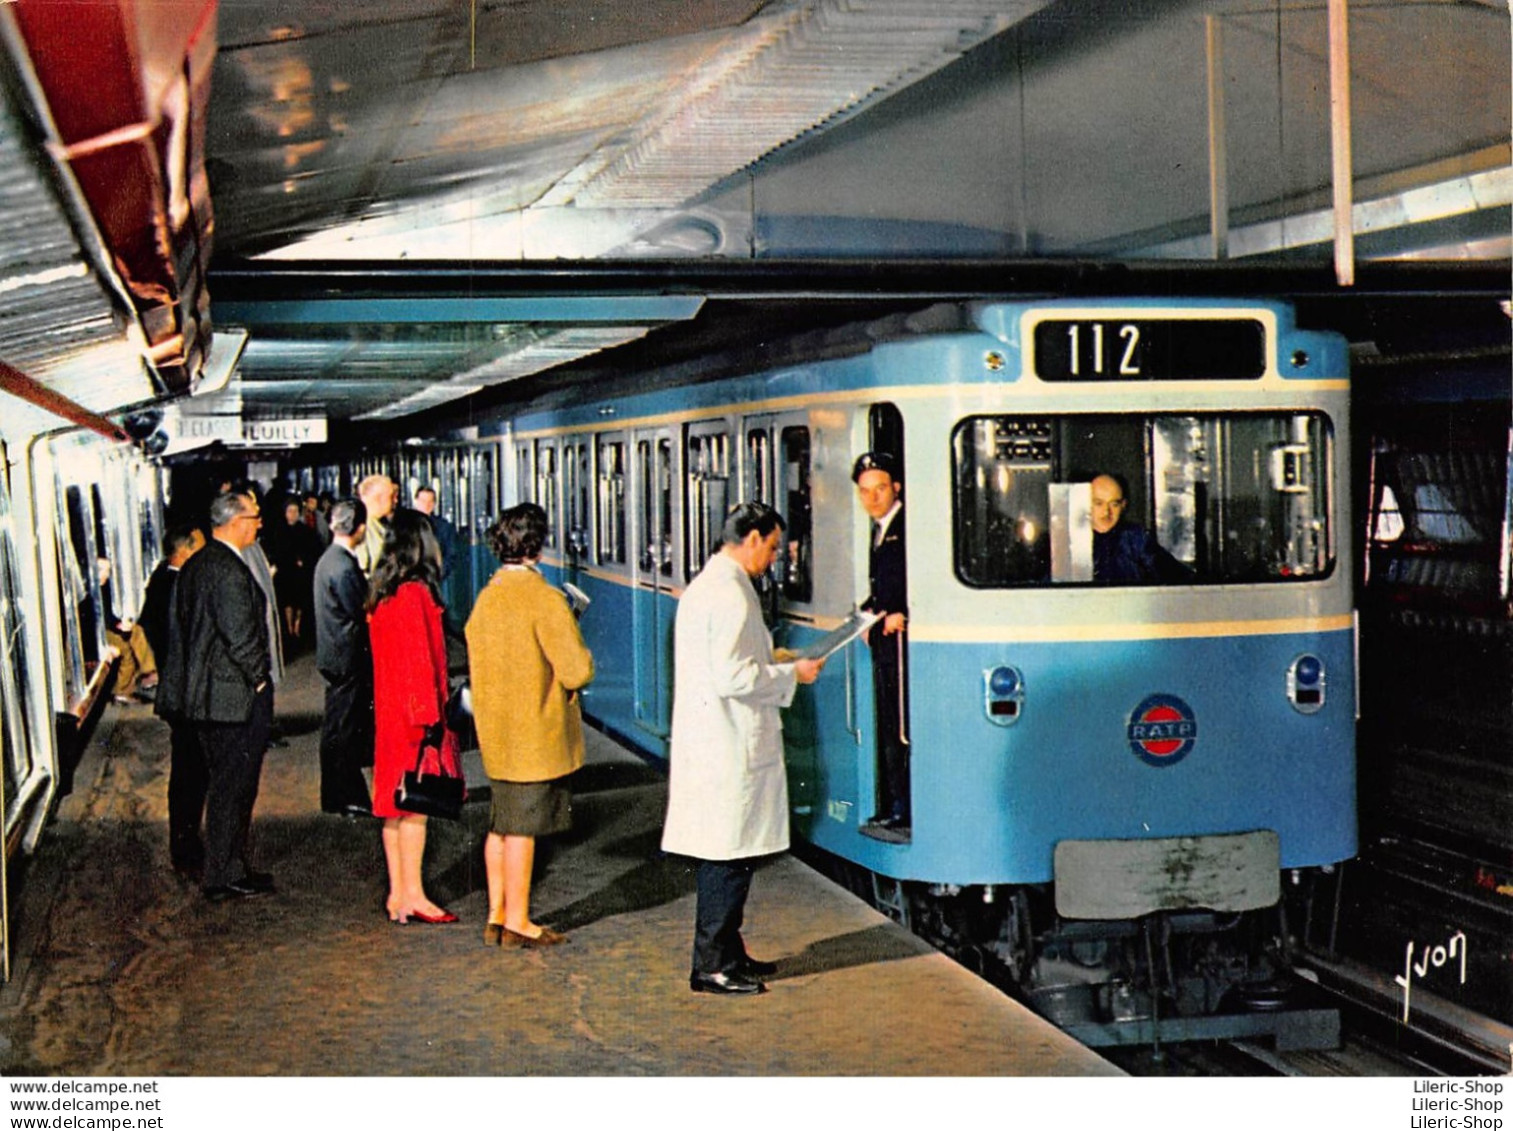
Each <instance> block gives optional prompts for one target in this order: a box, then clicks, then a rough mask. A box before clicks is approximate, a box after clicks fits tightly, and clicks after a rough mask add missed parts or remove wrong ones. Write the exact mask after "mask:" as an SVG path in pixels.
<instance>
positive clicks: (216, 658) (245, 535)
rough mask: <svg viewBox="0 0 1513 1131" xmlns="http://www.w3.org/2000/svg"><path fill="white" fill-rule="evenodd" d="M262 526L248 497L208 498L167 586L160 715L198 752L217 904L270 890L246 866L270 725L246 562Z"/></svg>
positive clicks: (259, 608)
mask: <svg viewBox="0 0 1513 1131" xmlns="http://www.w3.org/2000/svg"><path fill="white" fill-rule="evenodd" d="M261 523H262V515H261V513H260V512H259V509H258V504H257V501H256V499H255V498H253V497H252V496H250V495H241V494H237V493H235V492H234V491H227V492H225V493H223V494H221V495H218V496H216V498H215V500H214V501H213V502H212V503H211V504H210V525H211V538H210V541H209V542H207V543H206V544H205V548H204V549H203V550H201V551H200V552H199V553H197V554H195V555H194V557H192V558H190V559H189V561H188V562H186V563H185V564H184V568H183V569H182V570H181V571H180V573H179V581H178V584H177V585H176V586H175V587H174V591H173V604H172V607H171V610H170V613H169V622H168V655H167V657H166V659H165V661H164V662H163V664H162V665H161V666H162V673H161V675H160V677H159V685H160V686H159V692H158V698H157V703H156V707H157V711H158V713H159V714H163V713H165V712H175V713H177V714H178V716H179V717H181V718H182V719H184V720H185V721H186V722H187V723H188V724H189V725H190V726H192V727H193V728H194V731H195V735H196V737H197V739H198V741H199V745H200V749H201V752H202V754H203V755H204V758H205V767H206V770H207V773H208V778H209V781H208V787H207V790H206V798H205V872H204V878H203V883H204V892H205V896H206V898H207V899H210V900H212V901H215V902H219V901H222V900H228V899H240V898H244V897H247V896H254V895H261V894H263V893H265V892H270V891H272V890H273V877H272V876H270V875H268V874H267V873H266V872H257V871H254V870H252V868H251V867H250V866H249V865H248V863H247V833H248V827H249V825H250V824H251V821H252V807H253V804H254V803H255V802H256V800H257V789H258V781H259V778H260V777H261V776H262V770H263V755H264V753H265V752H266V751H267V748H268V733H269V728H270V727H271V725H272V722H273V680H272V675H271V673H270V670H269V666H270V660H269V647H268V620H267V610H266V608H265V606H266V603H267V599H266V598H265V597H264V595H263V591H262V589H261V587H260V586H259V585H258V583H257V581H256V579H255V578H254V577H253V576H252V570H251V569H250V568H249V567H248V565H247V562H246V560H245V555H246V554H247V552H248V550H249V548H250V547H251V546H252V545H253V543H254V542H255V541H256V540H257V531H258V527H259V525H261Z"/></svg>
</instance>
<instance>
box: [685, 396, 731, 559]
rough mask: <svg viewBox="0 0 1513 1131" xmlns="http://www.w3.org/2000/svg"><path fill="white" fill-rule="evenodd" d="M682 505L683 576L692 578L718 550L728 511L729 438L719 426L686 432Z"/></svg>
mask: <svg viewBox="0 0 1513 1131" xmlns="http://www.w3.org/2000/svg"><path fill="white" fill-rule="evenodd" d="M684 466H685V468H686V469H687V470H686V473H685V478H684V487H685V495H684V505H685V508H686V509H685V511H684V514H685V515H686V521H687V524H688V529H687V530H686V532H685V533H686V535H687V536H686V538H685V539H684V542H683V545H684V550H685V553H686V555H687V556H686V559H685V560H684V562H683V570H684V576H686V577H690V578H691V577H693V576H694V575H695V574H697V573H698V572H699V570H701V569H703V568H704V563H705V562H707V561H708V560H709V559H710V557H711V556H713V554H714V553H715V551H716V550H718V549H719V548H720V531H721V529H722V528H723V527H724V525H725V512H726V511H727V510H729V509H730V505H731V498H730V437H729V436H728V435H726V433H725V431H724V426H723V425H713V426H711V425H702V426H697V425H696V426H693V427H690V428H689V430H688V441H687V462H686V463H685V464H684Z"/></svg>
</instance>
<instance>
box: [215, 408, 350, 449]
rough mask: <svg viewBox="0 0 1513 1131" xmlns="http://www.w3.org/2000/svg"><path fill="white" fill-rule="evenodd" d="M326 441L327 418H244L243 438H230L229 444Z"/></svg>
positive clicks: (278, 445)
mask: <svg viewBox="0 0 1513 1131" xmlns="http://www.w3.org/2000/svg"><path fill="white" fill-rule="evenodd" d="M325 442H326V418H325V417H324V416H311V417H300V418H298V419H292V420H246V419H244V420H243V421H242V435H241V439H240V440H239V441H237V440H228V441H227V444H228V445H240V446H243V447H259V448H283V447H292V446H294V445H297V444H324V443H325Z"/></svg>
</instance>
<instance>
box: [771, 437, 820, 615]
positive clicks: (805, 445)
mask: <svg viewBox="0 0 1513 1131" xmlns="http://www.w3.org/2000/svg"><path fill="white" fill-rule="evenodd" d="M778 446H779V449H780V453H781V463H780V464H779V465H778V476H779V478H778V493H779V495H780V497H781V504H782V512H783V516H784V517H785V518H786V519H787V520H788V533H787V554H786V555H785V559H784V564H783V596H784V597H785V598H786V599H787V600H789V601H798V602H801V603H806V604H807V603H808V602H809V601H810V600H812V599H813V597H814V524H813V522H812V519H811V498H810V486H809V429H808V428H805V427H793V428H784V429H783V432H782V436H781V438H780V440H779V445H778Z"/></svg>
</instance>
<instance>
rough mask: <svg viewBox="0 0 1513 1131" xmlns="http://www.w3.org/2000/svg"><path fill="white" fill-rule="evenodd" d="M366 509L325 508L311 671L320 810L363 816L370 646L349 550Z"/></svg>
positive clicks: (363, 593) (358, 576)
mask: <svg viewBox="0 0 1513 1131" xmlns="http://www.w3.org/2000/svg"><path fill="white" fill-rule="evenodd" d="M366 525H367V512H366V511H365V510H364V509H363V505H362V500H361V499H342V500H341V501H339V502H338V503H336V504H335V505H334V506H333V507H332V508H331V529H332V532H333V533H332V540H331V545H329V546H327V547H326V552H325V553H323V554H322V555H321V557H320V561H318V562H317V563H316V564H315V583H314V594H315V666H316V669H317V670H318V671H319V672H320V675H321V679H323V680H324V681H325V684H326V704H325V706H326V711H325V721H324V722H323V724H322V726H321V732H320V807H321V809H322V810H323V811H324V812H327V813H340V814H342V815H344V816H348V817H371V816H372V815H373V808H372V805H371V804H370V801H369V792H368V783H367V780H366V779H365V778H364V777H363V774H362V771H363V767H364V766H371V765H372V764H373V649H372V648H371V647H370V646H369V644H368V612H367V601H368V582H367V580H366V579H365V578H364V577H363V575H362V567H361V566H359V565H358V564H357V551H356V549H355V547H356V546H358V545H359V544H360V543H361V542H362V539H363V534H364V529H365V527H366Z"/></svg>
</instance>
